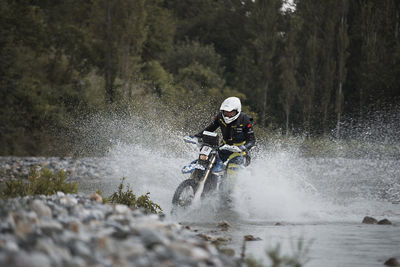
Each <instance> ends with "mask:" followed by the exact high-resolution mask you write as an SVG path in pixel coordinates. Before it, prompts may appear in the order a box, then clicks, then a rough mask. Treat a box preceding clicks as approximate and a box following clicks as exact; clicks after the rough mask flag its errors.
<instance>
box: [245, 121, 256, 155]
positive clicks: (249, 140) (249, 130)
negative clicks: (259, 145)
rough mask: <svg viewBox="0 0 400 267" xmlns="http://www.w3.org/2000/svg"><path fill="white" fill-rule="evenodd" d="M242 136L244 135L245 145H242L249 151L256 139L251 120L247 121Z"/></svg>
mask: <svg viewBox="0 0 400 267" xmlns="http://www.w3.org/2000/svg"><path fill="white" fill-rule="evenodd" d="M244 134H245V135H246V143H245V144H244V147H245V148H246V150H249V149H250V148H252V147H253V146H255V144H256V137H255V136H254V130H253V122H252V119H249V121H248V122H246V126H245V128H244Z"/></svg>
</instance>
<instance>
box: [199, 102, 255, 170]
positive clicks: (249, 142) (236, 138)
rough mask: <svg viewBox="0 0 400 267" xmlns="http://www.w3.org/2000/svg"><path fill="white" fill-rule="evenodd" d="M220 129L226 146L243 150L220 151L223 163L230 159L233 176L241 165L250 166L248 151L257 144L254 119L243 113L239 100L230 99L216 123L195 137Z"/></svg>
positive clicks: (229, 166)
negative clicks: (204, 132)
mask: <svg viewBox="0 0 400 267" xmlns="http://www.w3.org/2000/svg"><path fill="white" fill-rule="evenodd" d="M218 127H220V128H221V132H222V137H223V143H224V144H228V145H234V146H238V147H239V148H240V149H241V150H242V152H241V153H240V152H230V151H227V150H220V154H219V155H220V158H221V159H222V160H223V161H226V160H228V159H230V161H229V163H228V166H227V173H228V174H233V173H235V172H236V170H237V169H238V168H239V166H240V165H245V166H247V165H248V164H250V156H249V153H248V150H249V149H250V148H252V147H253V146H254V145H255V143H256V139H255V136H254V131H253V118H251V117H250V116H248V115H247V114H246V113H244V112H242V105H241V103H240V99H239V98H237V97H228V98H227V99H225V100H224V101H223V102H222V104H221V107H220V112H219V113H218V115H216V116H215V118H214V121H213V122H212V123H211V124H210V125H208V126H207V127H206V128H205V129H204V130H202V131H201V132H200V133H198V134H195V135H194V136H195V137H199V138H201V137H202V133H203V131H209V132H213V131H215V130H217V129H218ZM243 156H244V157H243Z"/></svg>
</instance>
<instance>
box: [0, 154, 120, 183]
mask: <svg viewBox="0 0 400 267" xmlns="http://www.w3.org/2000/svg"><path fill="white" fill-rule="evenodd" d="M109 161H110V160H109V159H107V158H100V157H98V158H96V157H91V158H73V157H0V179H1V180H4V179H9V178H21V177H27V176H28V174H29V171H30V169H31V168H32V167H34V166H37V167H38V168H39V169H40V168H44V167H46V168H48V169H50V170H51V171H53V172H55V171H59V170H64V171H65V172H66V173H67V175H68V177H69V179H71V180H77V179H80V178H83V177H84V178H98V177H104V176H109V175H112V174H113V169H111V167H110V166H112V164H111V163H110V162H109Z"/></svg>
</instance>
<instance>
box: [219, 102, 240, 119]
mask: <svg viewBox="0 0 400 267" xmlns="http://www.w3.org/2000/svg"><path fill="white" fill-rule="evenodd" d="M219 110H220V111H221V112H222V117H223V118H224V121H225V122H226V123H227V124H229V123H231V122H233V121H234V120H236V119H237V118H238V117H239V115H240V112H241V111H242V104H241V103H240V99H239V98H237V97H234V96H232V97H228V98H227V99H225V100H224V102H222V104H221V107H220V108H219ZM233 110H236V114H235V115H234V116H232V117H228V116H225V115H224V111H227V112H230V111H233Z"/></svg>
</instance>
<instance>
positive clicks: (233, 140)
mask: <svg viewBox="0 0 400 267" xmlns="http://www.w3.org/2000/svg"><path fill="white" fill-rule="evenodd" d="M218 127H221V132H222V137H223V141H224V143H225V144H228V145H237V146H239V145H244V146H245V147H246V149H250V148H252V147H253V146H254V145H255V144H256V138H255V137H254V131H253V118H251V117H249V116H248V115H247V114H246V113H244V112H241V113H240V115H239V117H238V118H237V119H236V120H235V121H233V122H231V123H230V124H226V123H225V121H224V119H223V118H222V113H221V112H220V113H218V115H217V116H215V118H214V121H213V122H212V123H211V124H210V125H208V126H207V127H206V128H205V129H204V130H203V131H209V132H214V131H215V130H217V129H218ZM203 131H201V132H200V133H198V134H196V135H195V136H197V137H201V136H202V133H203Z"/></svg>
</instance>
